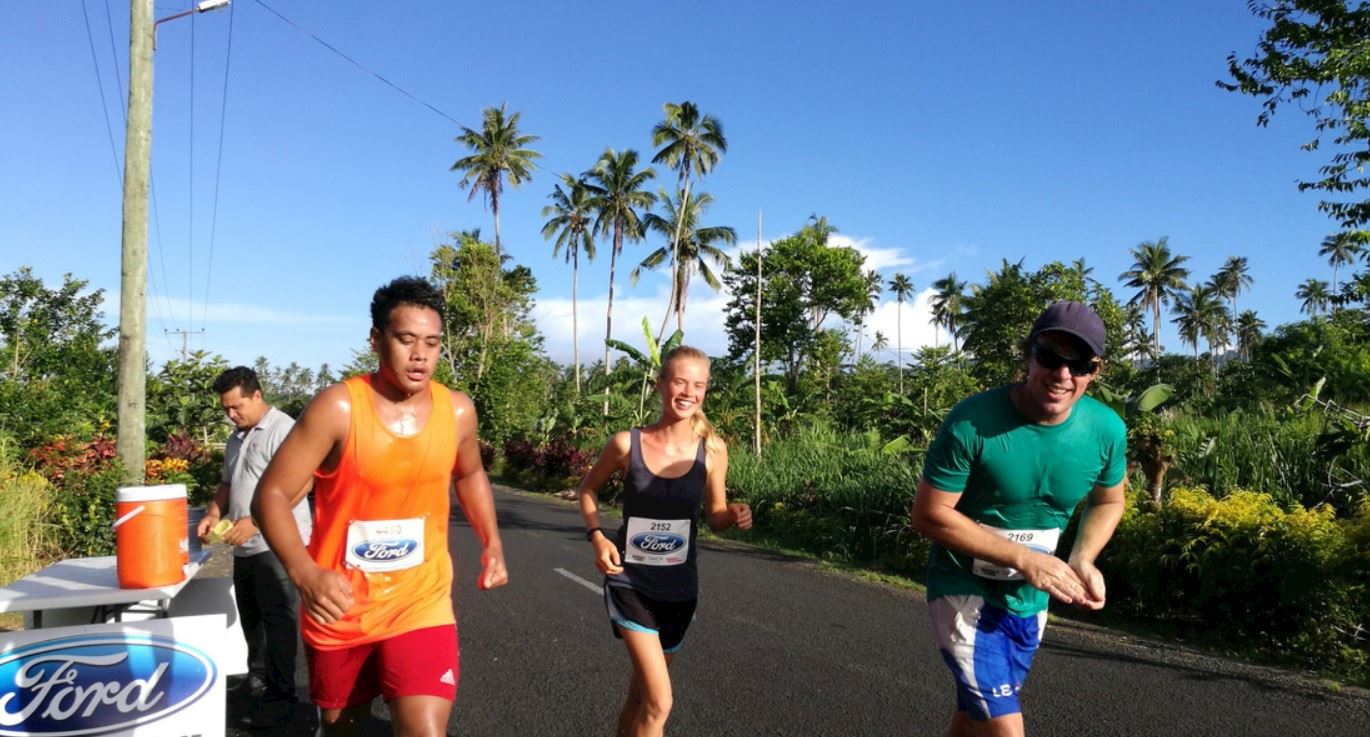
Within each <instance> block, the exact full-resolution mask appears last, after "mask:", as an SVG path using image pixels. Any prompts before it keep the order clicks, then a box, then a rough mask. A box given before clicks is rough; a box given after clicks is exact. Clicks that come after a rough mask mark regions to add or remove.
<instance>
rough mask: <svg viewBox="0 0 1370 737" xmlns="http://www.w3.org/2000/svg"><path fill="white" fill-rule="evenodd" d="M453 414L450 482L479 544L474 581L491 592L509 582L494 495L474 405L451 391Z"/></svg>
mask: <svg viewBox="0 0 1370 737" xmlns="http://www.w3.org/2000/svg"><path fill="white" fill-rule="evenodd" d="M452 411H453V413H454V414H455V415H456V423H457V462H456V465H455V466H454V467H453V468H452V481H453V485H454V486H455V487H456V491H457V499H458V500H459V501H460V502H461V511H462V513H463V514H465V515H466V519H467V521H468V522H470V523H471V529H472V530H473V531H474V532H475V533H476V537H478V538H480V542H481V556H480V557H481V575H480V578H479V579H477V580H476V587H477V588H480V589H492V588H495V587H497V586H503V585H504V584H506V583H508V581H509V572H508V569H507V568H505V564H504V543H503V542H502V541H501V540H500V536H499V523H498V521H497V520H496V518H495V498H494V494H493V493H492V492H491V491H490V479H489V477H487V476H486V475H485V466H484V465H483V464H482V463H481V460H480V439H479V437H478V436H477V432H478V429H479V428H478V422H477V419H476V406H475V404H473V403H472V402H471V398H470V397H468V396H466V395H465V394H462V393H461V392H452Z"/></svg>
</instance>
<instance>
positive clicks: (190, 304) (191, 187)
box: [186, 13, 199, 327]
mask: <svg viewBox="0 0 1370 737" xmlns="http://www.w3.org/2000/svg"><path fill="white" fill-rule="evenodd" d="M196 15H199V14H198V13H191V14H190V118H189V120H190V125H189V126H187V127H188V128H190V147H189V151H188V153H187V156H186V160H187V161H188V162H189V166H190V173H189V177H190V178H189V180H188V181H187V182H186V194H187V199H188V200H189V206H190V214H189V216H188V217H187V218H186V221H187V222H186V228H187V230H188V231H189V232H188V233H187V235H186V327H190V326H192V325H194V324H195V16H196Z"/></svg>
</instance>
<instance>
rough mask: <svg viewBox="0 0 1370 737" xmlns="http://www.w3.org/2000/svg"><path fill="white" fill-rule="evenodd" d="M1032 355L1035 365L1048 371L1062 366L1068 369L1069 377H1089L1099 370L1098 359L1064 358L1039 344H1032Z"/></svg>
mask: <svg viewBox="0 0 1370 737" xmlns="http://www.w3.org/2000/svg"><path fill="white" fill-rule="evenodd" d="M1032 355H1033V357H1035V358H1036V359H1037V363H1040V364H1041V365H1042V368H1044V369H1046V370H1048V371H1055V370H1057V369H1059V368H1061V367H1062V366H1065V367H1067V368H1068V369H1070V375H1071V376H1089V375H1091V374H1093V373H1094V372H1095V371H1098V370H1099V359H1097V358H1095V357H1093V356H1091V357H1089V358H1066V357H1065V356H1063V355H1061V354H1059V353H1057V352H1056V351H1053V350H1051V349H1050V348H1044V347H1043V346H1042V345H1041V344H1040V343H1033V344H1032Z"/></svg>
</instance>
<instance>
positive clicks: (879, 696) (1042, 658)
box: [201, 489, 1370, 737]
mask: <svg viewBox="0 0 1370 737" xmlns="http://www.w3.org/2000/svg"><path fill="white" fill-rule="evenodd" d="M496 504H497V509H498V514H499V522H500V530H501V535H502V537H503V540H504V547H505V553H506V557H507V560H508V565H509V571H510V583H509V585H508V586H506V587H504V588H501V589H496V590H493V591H477V590H476V587H475V579H476V576H477V574H478V573H479V566H480V562H479V549H478V546H477V544H476V540H475V536H474V535H473V534H472V533H471V531H470V529H469V528H468V527H467V524H466V521H465V519H464V518H462V516H461V513H460V511H459V510H454V514H453V524H452V528H451V534H450V541H449V543H450V548H451V550H452V554H453V559H454V561H455V570H456V581H455V584H454V586H453V598H454V601H455V605H456V610H457V617H458V622H459V632H460V640H461V674H460V688H459V691H458V695H457V702H456V705H455V707H454V709H453V713H452V718H451V721H450V722H449V724H448V734H451V735H463V736H465V735H472V736H479V737H485V736H503V735H509V736H511V737H525V736H527V735H538V736H539V737H552V736H557V735H566V736H567V737H582V736H584V735H606V737H607V736H608V735H611V734H612V733H613V725H614V721H615V719H616V715H617V711H618V707H619V705H620V703H621V702H622V697H623V692H624V689H625V687H626V684H627V679H628V670H629V665H628V658H627V654H626V653H625V651H624V648H623V646H622V644H620V643H619V642H618V641H617V640H615V639H614V638H613V635H612V634H611V633H610V629H609V625H608V624H607V620H606V618H605V614H604V606H603V600H602V596H601V594H600V593H599V580H600V579H599V575H598V574H597V572H596V570H595V567H594V562H593V560H592V558H591V551H590V547H589V545H588V544H587V543H586V542H585V537H584V532H583V530H582V525H581V522H580V518H579V514H578V511H577V508H576V507H575V505H574V504H572V503H568V502H564V501H560V500H555V499H551V498H549V497H545V496H536V495H531V494H524V493H521V492H513V491H510V490H507V489H498V490H497V493H496ZM700 547H701V550H700V555H699V567H700V600H699V608H698V612H697V617H698V618H697V620H696V622H695V623H694V625H693V626H692V627H691V629H690V632H689V635H688V636H687V638H686V640H685V644H684V648H683V649H682V651H681V653H680V655H679V656H678V657H677V659H676V660H675V662H674V664H673V665H672V680H673V683H674V686H675V706H674V709H673V711H672V713H671V718H670V722H669V723H668V725H667V734H668V735H708V736H713V735H717V736H719V737H722V736H725V735H739V736H741V735H746V736H748V737H750V736H753V735H774V736H776V737H807V736H820V735H821V736H829V735H831V736H833V737H839V736H844V735H852V736H853V737H855V736H862V737H865V736H877V735H891V736H894V735H899V736H900V737H904V736H907V735H940V734H942V733H943V732H944V730H945V725H946V721H947V718H948V716H949V714H950V711H951V709H952V705H953V699H954V694H953V691H952V687H951V677H950V675H949V674H948V672H947V671H946V669H945V667H944V666H943V665H942V663H941V661H940V659H939V658H938V656H937V655H936V653H935V651H934V649H933V646H932V642H931V635H930V633H929V631H928V624H927V607H926V604H925V602H924V600H923V595H922V594H921V593H919V592H916V591H913V590H911V589H906V588H899V587H894V586H889V585H885V584H879V583H872V582H868V581H864V580H860V579H856V578H854V577H852V576H848V575H843V574H838V573H833V572H830V571H827V570H824V569H822V568H820V567H819V566H817V565H816V564H814V563H812V562H809V561H804V560H799V559H795V558H791V557H787V556H784V555H779V554H775V553H771V552H767V551H764V550H759V549H756V548H753V547H750V546H746V545H741V544H738V543H730V542H727V541H723V542H704V543H702V544H701V546H700ZM230 558H231V553H229V552H228V551H227V550H226V549H222V550H218V551H216V554H215V556H214V557H213V558H212V559H211V564H210V565H209V566H207V567H206V569H205V570H204V571H202V573H201V575H229V571H230V569H231V560H230ZM296 681H297V686H298V689H299V693H300V696H301V699H302V700H305V701H307V683H308V676H307V674H306V672H305V670H304V666H303V658H301V662H300V666H299V669H298V672H297V675H296ZM1021 698H1022V702H1023V708H1024V713H1025V715H1026V721H1027V725H1028V731H1029V733H1030V734H1035V735H1053V736H1061V737H1070V736H1073V735H1080V736H1089V737H1105V736H1107V735H1157V736H1158V737H1159V736H1162V735H1164V736H1165V737H1170V736H1171V735H1215V736H1217V735H1224V736H1225V735H1242V737H1257V736H1259V735H1272V736H1274V735H1279V736H1281V737H1284V736H1286V735H1365V734H1367V733H1370V731H1368V730H1370V727H1367V725H1370V693H1368V692H1366V691H1363V690H1360V689H1354V688H1342V689H1332V688H1329V687H1327V686H1326V685H1325V684H1323V683H1322V682H1320V681H1319V680H1317V679H1315V678H1310V677H1308V676H1306V675H1303V674H1299V673H1292V672H1288V671H1282V670H1278V669H1272V668H1264V667H1259V666H1252V665H1247V664H1244V663H1239V662H1235V661H1230V660H1226V659H1222V658H1215V657H1211V656H1207V655H1201V654H1197V653H1194V652H1191V651H1187V650H1184V649H1181V648H1176V647H1172V646H1170V645H1168V644H1165V643H1158V642H1149V641H1145V640H1139V639H1137V638H1133V637H1128V636H1123V635H1119V634H1117V633H1113V632H1109V631H1106V630H1101V629H1099V628H1095V627H1088V626H1080V625H1075V624H1071V623H1064V622H1063V623H1058V622H1053V623H1052V624H1051V625H1049V626H1048V628H1047V635H1046V638H1045V642H1044V644H1043V646H1042V649H1041V651H1040V652H1039V653H1038V655H1037V659H1036V662H1035V664H1034V667H1033V670H1032V675H1031V677H1030V679H1029V681H1028V684H1027V686H1026V687H1025V688H1024V690H1023V692H1022V696H1021ZM251 706H252V705H251V704H250V703H243V702H241V701H235V700H230V702H229V721H230V724H232V723H233V721H234V719H235V718H237V717H239V716H241V715H242V714H243V713H245V712H246V711H247V710H250V709H251ZM316 723H317V720H316V717H315V715H314V711H313V708H312V707H308V706H305V705H303V704H302V705H301V707H300V709H299V711H298V713H297V715H296V718H295V719H294V720H293V721H292V722H291V724H290V725H289V726H287V727H283V728H279V729H275V730H271V733H273V734H283V735H312V734H313V732H314V726H315V725H316ZM390 731H391V730H390V723H389V716H388V712H387V711H386V709H385V707H384V705H383V704H381V703H379V701H378V702H377V704H376V706H375V708H374V709H373V714H372V722H371V723H370V724H368V725H367V729H366V730H365V732H366V734H368V735H389V734H390ZM262 733H264V732H257V733H253V732H250V731H247V730H242V729H238V728H234V727H230V729H229V732H228V734H229V735H230V736H231V737H245V736H246V735H251V734H262Z"/></svg>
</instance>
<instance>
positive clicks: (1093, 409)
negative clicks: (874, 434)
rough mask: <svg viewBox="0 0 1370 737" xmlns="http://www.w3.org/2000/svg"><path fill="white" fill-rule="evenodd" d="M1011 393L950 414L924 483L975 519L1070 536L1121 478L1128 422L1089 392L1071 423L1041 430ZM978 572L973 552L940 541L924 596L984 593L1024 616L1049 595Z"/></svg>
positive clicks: (969, 402) (1005, 390) (979, 399)
mask: <svg viewBox="0 0 1370 737" xmlns="http://www.w3.org/2000/svg"><path fill="white" fill-rule="evenodd" d="M1009 389H1010V387H1008V386H1001V387H998V388H996V389H991V390H989V391H986V392H982V393H980V394H976V395H975V396H973V397H969V398H968V399H965V400H964V401H962V402H961V403H959V404H957V405H956V407H954V408H953V409H952V411H951V413H950V414H949V415H947V419H946V420H945V421H944V422H943V423H942V426H941V428H939V429H938V431H937V438H936V439H935V440H933V442H932V445H931V446H930V447H929V448H928V454H927V457H926V458H925V459H924V462H923V478H924V480H926V481H927V482H928V485H930V486H932V487H933V488H935V489H940V490H942V491H950V492H957V493H960V494H961V495H962V497H961V499H959V500H958V501H957V503H956V511H958V512H961V513H962V514H964V515H966V516H967V517H970V518H971V519H972V520H974V521H976V522H979V523H982V524H985V525H989V526H991V527H996V528H999V529H1001V530H1047V529H1053V528H1054V529H1056V530H1058V531H1060V530H1064V529H1065V527H1066V524H1067V523H1068V522H1069V521H1070V516H1071V514H1072V513H1073V512H1074V510H1075V507H1076V506H1077V505H1078V504H1079V503H1080V501H1081V500H1083V499H1084V498H1085V497H1086V496H1088V495H1089V493H1090V491H1092V490H1093V489H1094V487H1095V486H1114V485H1116V484H1118V483H1120V482H1121V481H1122V480H1123V476H1124V474H1125V473H1126V472H1127V453H1126V450H1127V426H1126V425H1124V424H1123V421H1122V419H1121V418H1120V417H1118V414H1117V413H1116V412H1114V411H1113V410H1112V409H1109V407H1108V406H1107V405H1105V404H1103V403H1102V402H1099V401H1098V400H1096V399H1094V398H1093V397H1089V396H1084V397H1080V400H1079V401H1078V402H1076V403H1075V406H1074V408H1073V409H1072V410H1071V412H1070V416H1069V417H1068V418H1066V421H1065V422H1062V423H1061V424H1059V425H1039V424H1036V423H1034V422H1032V421H1031V420H1029V419H1028V418H1026V417H1024V416H1023V415H1022V414H1021V413H1019V412H1018V410H1017V408H1015V407H1014V406H1013V402H1012V400H1010V399H1009ZM1052 552H1054V551H1052ZM973 568H974V561H973V559H972V558H971V556H968V555H965V554H963V553H958V552H955V551H952V550H948V549H947V548H944V547H942V546H941V545H938V544H936V543H934V544H933V545H932V551H931V554H930V555H929V557H928V598H929V599H935V598H937V597H939V596H946V595H948V594H971V595H976V596H983V597H985V599H986V600H987V601H989V602H990V603H992V604H994V605H995V606H998V607H1001V608H1003V609H1006V610H1008V611H1010V612H1012V613H1014V614H1016V615H1019V616H1027V615H1031V614H1035V613H1037V612H1040V611H1042V610H1043V609H1046V608H1047V602H1048V600H1049V596H1048V595H1047V593H1046V592H1044V591H1041V590H1039V589H1036V588H1034V587H1032V586H1031V585H1029V584H1028V583H1027V582H1026V581H1021V580H1019V581H1011V580H1010V581H1005V580H995V579H993V578H986V577H984V576H980V575H976V574H975V573H974V572H973Z"/></svg>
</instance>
